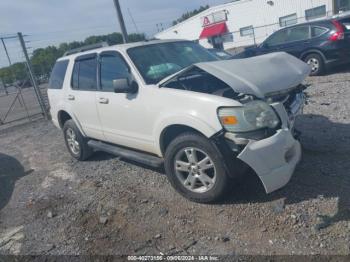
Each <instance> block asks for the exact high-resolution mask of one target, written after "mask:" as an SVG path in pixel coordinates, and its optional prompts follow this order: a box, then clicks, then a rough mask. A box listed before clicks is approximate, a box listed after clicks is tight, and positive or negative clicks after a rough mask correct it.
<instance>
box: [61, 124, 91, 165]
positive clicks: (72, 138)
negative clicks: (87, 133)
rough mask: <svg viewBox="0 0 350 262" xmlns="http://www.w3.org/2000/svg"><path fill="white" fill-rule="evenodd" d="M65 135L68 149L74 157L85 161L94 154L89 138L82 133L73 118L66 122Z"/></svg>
mask: <svg viewBox="0 0 350 262" xmlns="http://www.w3.org/2000/svg"><path fill="white" fill-rule="evenodd" d="M63 135H64V141H65V143H66V146H67V149H68V151H69V153H70V154H71V155H72V157H74V158H75V159H77V160H79V161H84V160H86V159H88V158H89V157H90V156H91V155H92V153H93V150H92V149H91V148H90V147H89V146H88V144H87V139H86V138H85V137H84V136H83V135H82V134H81V132H80V131H79V128H78V127H77V126H76V124H75V123H74V121H73V120H72V119H70V120H68V121H67V122H66V123H65V124H64V126H63Z"/></svg>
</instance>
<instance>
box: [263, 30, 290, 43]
mask: <svg viewBox="0 0 350 262" xmlns="http://www.w3.org/2000/svg"><path fill="white" fill-rule="evenodd" d="M287 37H288V32H287V30H281V31H278V32H276V33H274V34H273V35H271V36H270V38H268V39H267V40H266V41H265V44H266V45H268V46H275V45H281V44H284V43H285V42H286V41H287Z"/></svg>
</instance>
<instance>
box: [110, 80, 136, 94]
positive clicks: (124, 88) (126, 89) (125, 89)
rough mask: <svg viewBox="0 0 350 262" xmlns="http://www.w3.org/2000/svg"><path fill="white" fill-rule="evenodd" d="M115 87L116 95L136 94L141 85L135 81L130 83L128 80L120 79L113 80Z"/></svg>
mask: <svg viewBox="0 0 350 262" xmlns="http://www.w3.org/2000/svg"><path fill="white" fill-rule="evenodd" d="M113 87H114V92H115V93H132V94H133V93H136V92H137V91H138V87H139V85H138V84H137V82H136V81H135V80H132V81H131V82H130V81H129V79H128V78H120V79H114V80H113Z"/></svg>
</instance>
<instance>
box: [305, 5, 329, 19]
mask: <svg viewBox="0 0 350 262" xmlns="http://www.w3.org/2000/svg"><path fill="white" fill-rule="evenodd" d="M323 16H326V6H325V5H322V6H318V7H315V8H311V9H308V10H305V18H306V20H311V19H315V18H319V17H323Z"/></svg>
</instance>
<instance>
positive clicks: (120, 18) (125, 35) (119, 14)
mask: <svg viewBox="0 0 350 262" xmlns="http://www.w3.org/2000/svg"><path fill="white" fill-rule="evenodd" d="M113 2H114V6H115V9H116V11H117V17H118V21H119V25H120V29H121V30H122V35H123V41H124V43H127V42H128V33H127V32H126V27H125V23H124V18H123V14H122V10H121V8H120V4H119V0H113Z"/></svg>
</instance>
